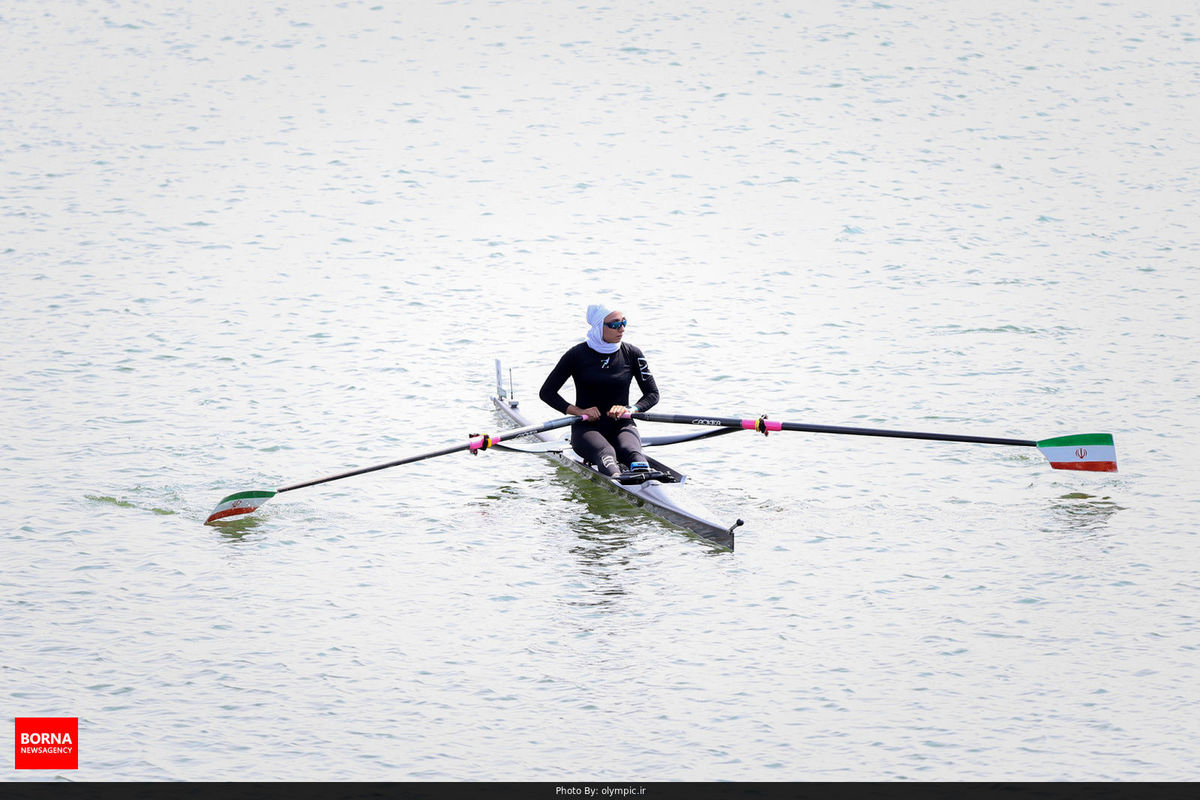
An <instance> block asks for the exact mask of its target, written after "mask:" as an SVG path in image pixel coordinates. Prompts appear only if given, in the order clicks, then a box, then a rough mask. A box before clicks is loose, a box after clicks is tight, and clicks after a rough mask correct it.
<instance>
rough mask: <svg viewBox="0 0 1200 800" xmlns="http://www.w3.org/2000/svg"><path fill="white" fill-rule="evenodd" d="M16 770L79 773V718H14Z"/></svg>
mask: <svg viewBox="0 0 1200 800" xmlns="http://www.w3.org/2000/svg"><path fill="white" fill-rule="evenodd" d="M13 738H14V739H15V741H14V748H15V751H16V753H15V761H14V765H13V766H14V767H15V768H16V769H79V717H17V718H16V725H15V726H14V737H13Z"/></svg>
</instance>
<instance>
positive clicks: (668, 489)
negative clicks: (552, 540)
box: [205, 361, 1117, 550]
mask: <svg viewBox="0 0 1200 800" xmlns="http://www.w3.org/2000/svg"><path fill="white" fill-rule="evenodd" d="M501 376H502V370H501V368H500V362H499V361H497V362H496V394H495V395H493V396H492V403H493V404H495V406H496V409H497V410H498V411H499V412H500V413H501V414H503V415H504V416H505V417H506V418H507V419H508V420H509V421H510V422H512V423H513V424H515V425H516V426H517V427H515V428H509V429H508V430H505V431H503V435H502V436H501V435H497V436H489V435H488V434H486V433H485V434H477V433H473V434H471V435H470V436H469V437H468V438H467V441H465V442H464V441H462V440H459V441H458V442H456V443H454V444H450V445H447V446H445V447H439V448H438V449H436V450H430V451H428V452H424V453H416V454H413V455H409V456H405V457H403V458H398V459H395V460H393V461H387V462H384V463H383V464H373V465H371V466H367V467H357V468H355V469H351V470H348V471H346V472H339V473H337V474H336V475H329V476H327V477H324V478H316V479H313V480H306V481H302V482H301V483H294V484H292V485H291V486H284V487H283V488H281V489H274V490H270V489H253V490H249V491H241V492H235V493H234V494H231V495H229V496H227V497H225V498H224V499H223V500H221V502H219V503H217V507H216V508H214V509H213V511H212V513H211V514H209V515H208V519H206V520H205V523H206V524H218V523H221V522H224V521H226V520H229V519H232V518H234V517H241V516H244V515H246V514H252V513H254V512H255V511H257V510H258V508H259V507H261V506H262V505H263V503H266V502H267V501H268V500H270V499H271V498H272V497H275V496H276V495H278V494H282V493H283V492H290V491H292V490H293V489H303V488H305V487H307V486H319V485H321V484H325V483H329V482H331V481H340V480H342V479H343V478H351V477H353V476H355V475H363V474H365V473H368V472H375V471H377V470H381V469H389V468H391V467H398V466H401V465H403V464H412V463H414V462H417V461H424V460H425V459H427V458H438V457H439V456H446V455H449V454H450V453H458V452H463V451H469V452H471V453H479V452H480V451H483V450H487V449H488V448H490V447H498V448H501V449H508V450H516V451H520V452H525V453H536V454H538V455H542V456H546V457H547V458H553V459H554V460H555V461H557V462H558V463H559V464H562V465H563V466H564V467H567V468H568V469H571V470H573V471H575V472H577V473H579V474H580V475H583V476H584V477H586V478H588V479H589V480H592V481H595V482H597V483H599V484H601V485H602V486H604V487H605V488H607V489H608V490H609V491H610V492H612V493H613V494H616V495H620V496H622V497H624V498H625V499H626V500H628V501H629V502H631V503H633V504H634V505H636V506H638V507H640V508H644V509H646V510H647V511H649V512H650V513H652V514H654V515H656V516H658V517H659V518H661V519H663V520H665V521H667V522H669V523H671V524H673V525H678V526H679V527H681V528H684V529H685V530H689V531H691V532H692V533H694V534H696V535H697V536H700V537H701V538H703V539H705V540H706V541H709V542H711V543H713V544H714V545H716V546H718V547H722V548H725V549H727V550H732V549H733V531H734V529H736V528H737V527H738V526H739V525H741V524H742V521H741V520H740V519H739V520H738V521H737V522H735V523H734V524H733V525H730V526H729V527H725V526H724V525H719V524H718V523H716V522H713V521H712V519H711V517H712V514H711V513H710V512H708V511H706V510H705V509H704V508H703V507H702V506H700V505H698V504H697V503H696V501H695V500H692V499H690V498H688V497H686V496H685V494H684V493H683V491H682V489H683V484H684V482H685V481H686V480H687V478H686V477H685V476H684V474H683V473H681V472H679V471H678V470H675V469H672V468H671V467H668V466H667V465H666V464H664V463H662V462H661V461H657V460H655V459H653V458H649V459H647V461H648V462H649V467H650V469H648V470H647V469H646V468H645V467H639V468H638V470H635V471H630V472H628V473H626V474H622V475H621V476H620V477H618V478H610V477H608V476H607V475H605V474H603V473H601V472H600V471H599V470H597V469H595V468H594V467H593V466H592V465H591V464H587V463H585V462H584V461H583V459H582V458H580V457H579V456H578V455H576V454H575V453H574V452H573V451H572V450H571V443H570V441H569V439H564V438H562V434H561V433H559V434H555V435H551V434H550V433H549V431H552V430H559V429H562V428H565V427H566V426H568V425H574V424H575V423H578V422H582V421H583V420H584V417H583V416H581V415H571V416H568V417H559V418H558V419H551V420H547V421H545V422H541V423H537V424H531V423H530V422H529V420H527V419H526V418H525V416H524V415H523V414H522V413H521V411H520V404H519V403H518V402H517V400H516V397H515V396H514V395H513V393H512V390H511V388H510V389H509V391H507V392H505V391H504V381H503V379H502V377H501ZM510 386H511V381H510ZM623 416H625V417H626V418H629V419H639V420H645V421H646V422H666V423H673V424H677V425H687V426H689V427H692V428H696V427H699V428H701V429H702V430H701V431H699V432H692V433H685V434H680V435H677V436H651V437H645V438H643V439H642V446H643V447H655V446H662V445H668V444H679V443H680V442H692V441H696V440H698V439H707V438H709V437H712V436H722V435H726V434H730V433H733V432H734V431H739V430H751V431H758V432H759V433H761V434H763V435H764V436H766V435H769V434H770V433H771V432H772V431H799V432H806V433H834V434H845V435H852V436H883V437H888V438H898V439H920V440H925V441H942V442H972V443H977V444H997V445H1007V446H1011V447H1036V448H1037V449H1038V450H1040V451H1041V453H1042V455H1044V456H1045V457H1046V458H1047V459H1048V460H1049V461H1050V466H1051V467H1053V468H1054V469H1066V470H1082V471H1084V472H1116V471H1117V450H1116V446H1115V445H1114V443H1113V437H1112V434H1111V433H1084V434H1076V435H1072V436H1055V437H1053V438H1050V439H1042V440H1035V439H1014V438H1007V437H995V436H978V435H974V434H949V433H930V432H922V431H898V430H884V429H882V428H851V427H846V426H838V425H816V424H813V423H808V422H781V421H778V420H773V419H767V417H766V415H765V414H764V415H763V416H761V417H759V418H757V419H753V418H741V417H718V416H714V415H710V414H651V413H648V412H644V411H633V412H626V413H625V414H624V415H623ZM523 436H536V437H537V439H538V441H536V442H532V443H529V442H522V441H520V440H521V437H523ZM556 437H557V438H556Z"/></svg>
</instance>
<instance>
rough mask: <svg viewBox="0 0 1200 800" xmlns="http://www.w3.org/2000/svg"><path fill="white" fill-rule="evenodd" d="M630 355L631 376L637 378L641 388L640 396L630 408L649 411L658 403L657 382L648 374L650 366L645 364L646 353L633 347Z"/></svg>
mask: <svg viewBox="0 0 1200 800" xmlns="http://www.w3.org/2000/svg"><path fill="white" fill-rule="evenodd" d="M631 349H632V348H631ZM632 355H633V357H634V358H633V377H634V378H635V379H636V380H637V385H638V388H639V389H641V390H642V396H641V397H640V398H639V399H638V401H637V402H636V403H634V406H635V408H634V409H632V410H634V411H649V410H650V409H652V408H654V406H655V405H657V404H658V383H656V382H655V380H654V376H653V375H651V374H650V367H649V366H647V365H646V355H645V354H644V353H643V352H642V351H641V349H640V348H638V349H634V350H633V353H632Z"/></svg>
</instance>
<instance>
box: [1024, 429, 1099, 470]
mask: <svg viewBox="0 0 1200 800" xmlns="http://www.w3.org/2000/svg"><path fill="white" fill-rule="evenodd" d="M1037 448H1038V450H1040V451H1041V453H1042V455H1044V456H1045V457H1046V460H1048V461H1049V462H1050V466H1052V467H1054V468H1055V469H1075V470H1084V471H1087V472H1116V471H1117V448H1116V446H1115V445H1114V444H1113V437H1112V434H1111V433H1081V434H1077V435H1074V436H1056V437H1054V438H1053V439H1043V440H1042V441H1040V442H1038V443H1037Z"/></svg>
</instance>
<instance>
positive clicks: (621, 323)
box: [604, 319, 629, 331]
mask: <svg viewBox="0 0 1200 800" xmlns="http://www.w3.org/2000/svg"><path fill="white" fill-rule="evenodd" d="M628 324H629V320H627V319H618V320H613V321H612V322H606V323H604V327H606V328H612V329H613V330H614V331H619V330H621V328H624V327H625V326H626V325H628Z"/></svg>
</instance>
